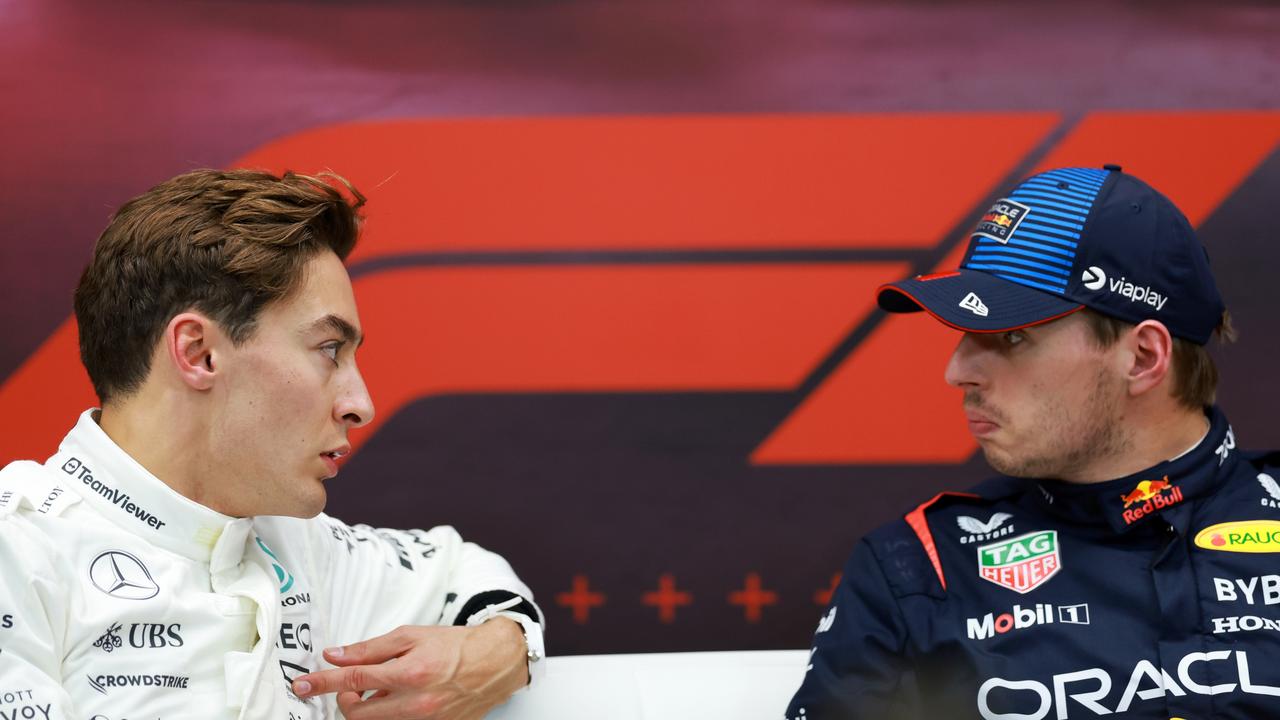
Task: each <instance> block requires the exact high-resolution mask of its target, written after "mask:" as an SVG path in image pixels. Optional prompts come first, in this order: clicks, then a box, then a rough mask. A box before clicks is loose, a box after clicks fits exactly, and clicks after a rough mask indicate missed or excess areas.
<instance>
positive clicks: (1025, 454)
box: [965, 368, 1133, 479]
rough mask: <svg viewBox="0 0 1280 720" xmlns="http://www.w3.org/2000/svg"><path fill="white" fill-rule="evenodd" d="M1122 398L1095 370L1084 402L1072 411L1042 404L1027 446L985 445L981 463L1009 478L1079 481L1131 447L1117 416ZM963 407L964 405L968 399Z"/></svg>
mask: <svg viewBox="0 0 1280 720" xmlns="http://www.w3.org/2000/svg"><path fill="white" fill-rule="evenodd" d="M1121 394H1122V386H1120V385H1118V384H1117V381H1116V380H1115V379H1114V378H1111V377H1110V376H1109V375H1108V374H1107V373H1106V371H1105V370H1104V369H1103V368H1099V370H1098V373H1097V375H1096V377H1095V379H1094V383H1093V388H1092V392H1091V393H1090V394H1089V397H1088V401H1087V402H1085V403H1083V404H1082V405H1079V406H1077V407H1076V408H1075V409H1074V410H1072V409H1069V408H1068V407H1067V406H1066V404H1065V403H1064V402H1062V400H1061V399H1058V400H1056V401H1046V403H1045V404H1044V405H1043V406H1042V407H1040V408H1039V409H1038V411H1037V412H1038V414H1037V417H1038V421H1037V422H1036V423H1035V427H1032V428H1029V431H1028V432H1026V433H1024V437H1025V438H1027V439H1026V440H1025V441H1023V442H1021V443H1017V444H1014V445H1013V446H1011V447H999V446H996V445H994V444H993V443H987V444H983V445H982V454H983V457H985V458H986V461H987V464H988V465H990V466H991V467H992V468H993V469H994V470H995V471H996V472H998V473H1000V474H1002V475H1008V476H1010V477H1020V478H1039V479H1071V478H1074V477H1077V476H1079V475H1081V474H1083V472H1084V471H1085V469H1086V468H1088V467H1090V466H1091V465H1094V464H1095V463H1097V462H1098V461H1099V460H1103V459H1107V458H1112V457H1116V456H1119V455H1123V454H1125V453H1126V452H1128V451H1129V449H1130V448H1131V447H1132V445H1133V442H1132V434H1131V433H1130V432H1129V431H1128V429H1127V428H1126V427H1125V425H1124V421H1123V417H1122V416H1121V413H1120V397H1121ZM965 401H966V404H968V401H969V398H968V397H967V396H966V398H965ZM977 401H978V402H979V403H980V402H981V399H980V398H977ZM977 407H981V405H977Z"/></svg>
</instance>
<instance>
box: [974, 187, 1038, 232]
mask: <svg viewBox="0 0 1280 720" xmlns="http://www.w3.org/2000/svg"><path fill="white" fill-rule="evenodd" d="M1030 212H1031V208H1030V207H1029V206H1027V205H1023V204H1022V203H1020V202H1017V201H1015V200H1010V199H1009V198H1000V199H999V200H997V201H996V202H995V204H994V205H992V206H991V209H990V210H988V211H987V214H986V215H983V216H982V219H981V220H979V221H978V227H977V228H975V229H974V231H973V236H974V237H985V238H991V239H992V240H995V241H996V242H998V243H1007V242H1009V238H1010V237H1011V236H1012V235H1013V231H1014V230H1017V229H1018V226H1019V225H1021V224H1022V221H1023V220H1024V219H1026V217H1027V214H1028V213H1030Z"/></svg>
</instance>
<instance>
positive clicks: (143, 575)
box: [89, 550, 160, 600]
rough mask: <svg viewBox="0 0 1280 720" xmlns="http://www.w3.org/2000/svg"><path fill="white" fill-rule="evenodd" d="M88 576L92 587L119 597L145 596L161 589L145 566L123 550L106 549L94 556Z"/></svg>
mask: <svg viewBox="0 0 1280 720" xmlns="http://www.w3.org/2000/svg"><path fill="white" fill-rule="evenodd" d="M89 579H90V580H91V581H92V582H93V586H94V587H96V588H98V589H99V590H101V591H102V592H104V593H106V594H108V595H110V596H111V597H114V598H120V599H122V600H147V599H150V598H153V597H155V596H156V595H158V594H159V593H160V586H159V585H157V584H156V581H155V580H153V579H151V571H150V570H147V566H146V565H143V564H142V561H141V560H139V559H138V558H136V557H134V556H132V555H130V554H129V553H127V552H125V551H123V550H108V551H107V552H104V553H102V554H101V555H99V556H98V557H96V558H94V559H93V563H92V564H90V565H89Z"/></svg>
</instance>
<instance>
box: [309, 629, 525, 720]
mask: <svg viewBox="0 0 1280 720" xmlns="http://www.w3.org/2000/svg"><path fill="white" fill-rule="evenodd" d="M525 652H526V650H525V642H524V632H523V631H522V630H521V629H520V625H519V624H517V623H515V622H513V621H512V620H510V619H508V618H504V617H496V618H493V619H491V620H489V621H487V622H485V623H482V624H480V625H477V626H475V627H459V626H453V627H421V626H410V625H406V626H402V627H399V628H396V629H395V630H393V631H391V632H389V633H387V634H386V635H380V636H378V637H376V638H372V639H370V640H365V641H363V642H358V643H355V644H352V645H347V646H345V647H340V648H329V649H327V650H325V651H324V657H325V659H326V660H328V661H329V662H330V663H332V664H334V665H337V666H339V667H338V668H337V669H335V670H321V671H319V672H314V673H310V674H307V675H302V676H300V677H298V678H296V679H295V680H294V681H293V692H294V694H295V695H297V696H298V697H313V696H315V695H320V694H323V693H331V692H336V693H338V696H337V701H338V708H339V709H340V710H342V714H343V715H345V716H346V717H347V718H348V719H349V720H419V719H421V720H446V719H448V720H478V719H479V718H481V717H484V715H485V713H487V712H488V711H489V710H490V709H492V708H493V707H494V706H495V705H498V704H499V703H502V702H504V701H505V700H506V699H507V698H508V697H510V696H511V693H513V692H515V691H516V690H519V689H520V688H522V687H524V686H525V685H526V684H527V683H528V682H529V671H528V664H527V662H526V657H525ZM369 690H374V691H376V692H374V693H373V694H372V695H370V696H369V697H368V699H362V698H363V696H364V694H365V692H366V691H369Z"/></svg>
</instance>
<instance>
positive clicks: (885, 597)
mask: <svg viewBox="0 0 1280 720" xmlns="http://www.w3.org/2000/svg"><path fill="white" fill-rule="evenodd" d="M906 647H907V624H906V618H905V617H904V615H903V612H902V610H901V608H900V606H899V604H898V602H897V599H896V598H895V597H894V594H893V592H892V590H891V589H890V587H889V583H888V580H887V579H886V578H885V574H884V572H883V570H882V569H881V567H880V563H879V562H878V561H877V559H876V557H875V555H874V553H873V552H872V549H871V546H870V544H869V543H868V541H866V540H863V541H862V542H860V543H858V546H857V547H856V548H855V549H854V551H853V555H852V556H851V557H850V558H849V562H848V563H847V564H846V565H845V568H844V575H843V577H842V578H841V579H840V584H839V585H838V586H837V587H836V591H835V593H834V594H833V595H832V598H831V604H830V605H829V606H828V608H827V612H826V614H825V615H824V616H823V617H822V620H821V621H819V623H818V631H817V633H815V634H814V639H813V649H812V650H810V653H809V665H808V667H807V669H806V671H805V676H804V680H803V682H802V683H801V684H800V689H799V690H797V691H796V694H795V696H794V697H793V698H792V699H791V704H790V705H789V706H788V707H787V714H786V718H787V720H797V719H803V720H837V719H838V720H863V719H866V720H906V719H908V718H916V717H918V716H919V715H918V707H917V703H916V692H915V688H916V683H915V674H914V672H913V668H912V665H911V662H910V660H909V658H908V657H907V651H906Z"/></svg>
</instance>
